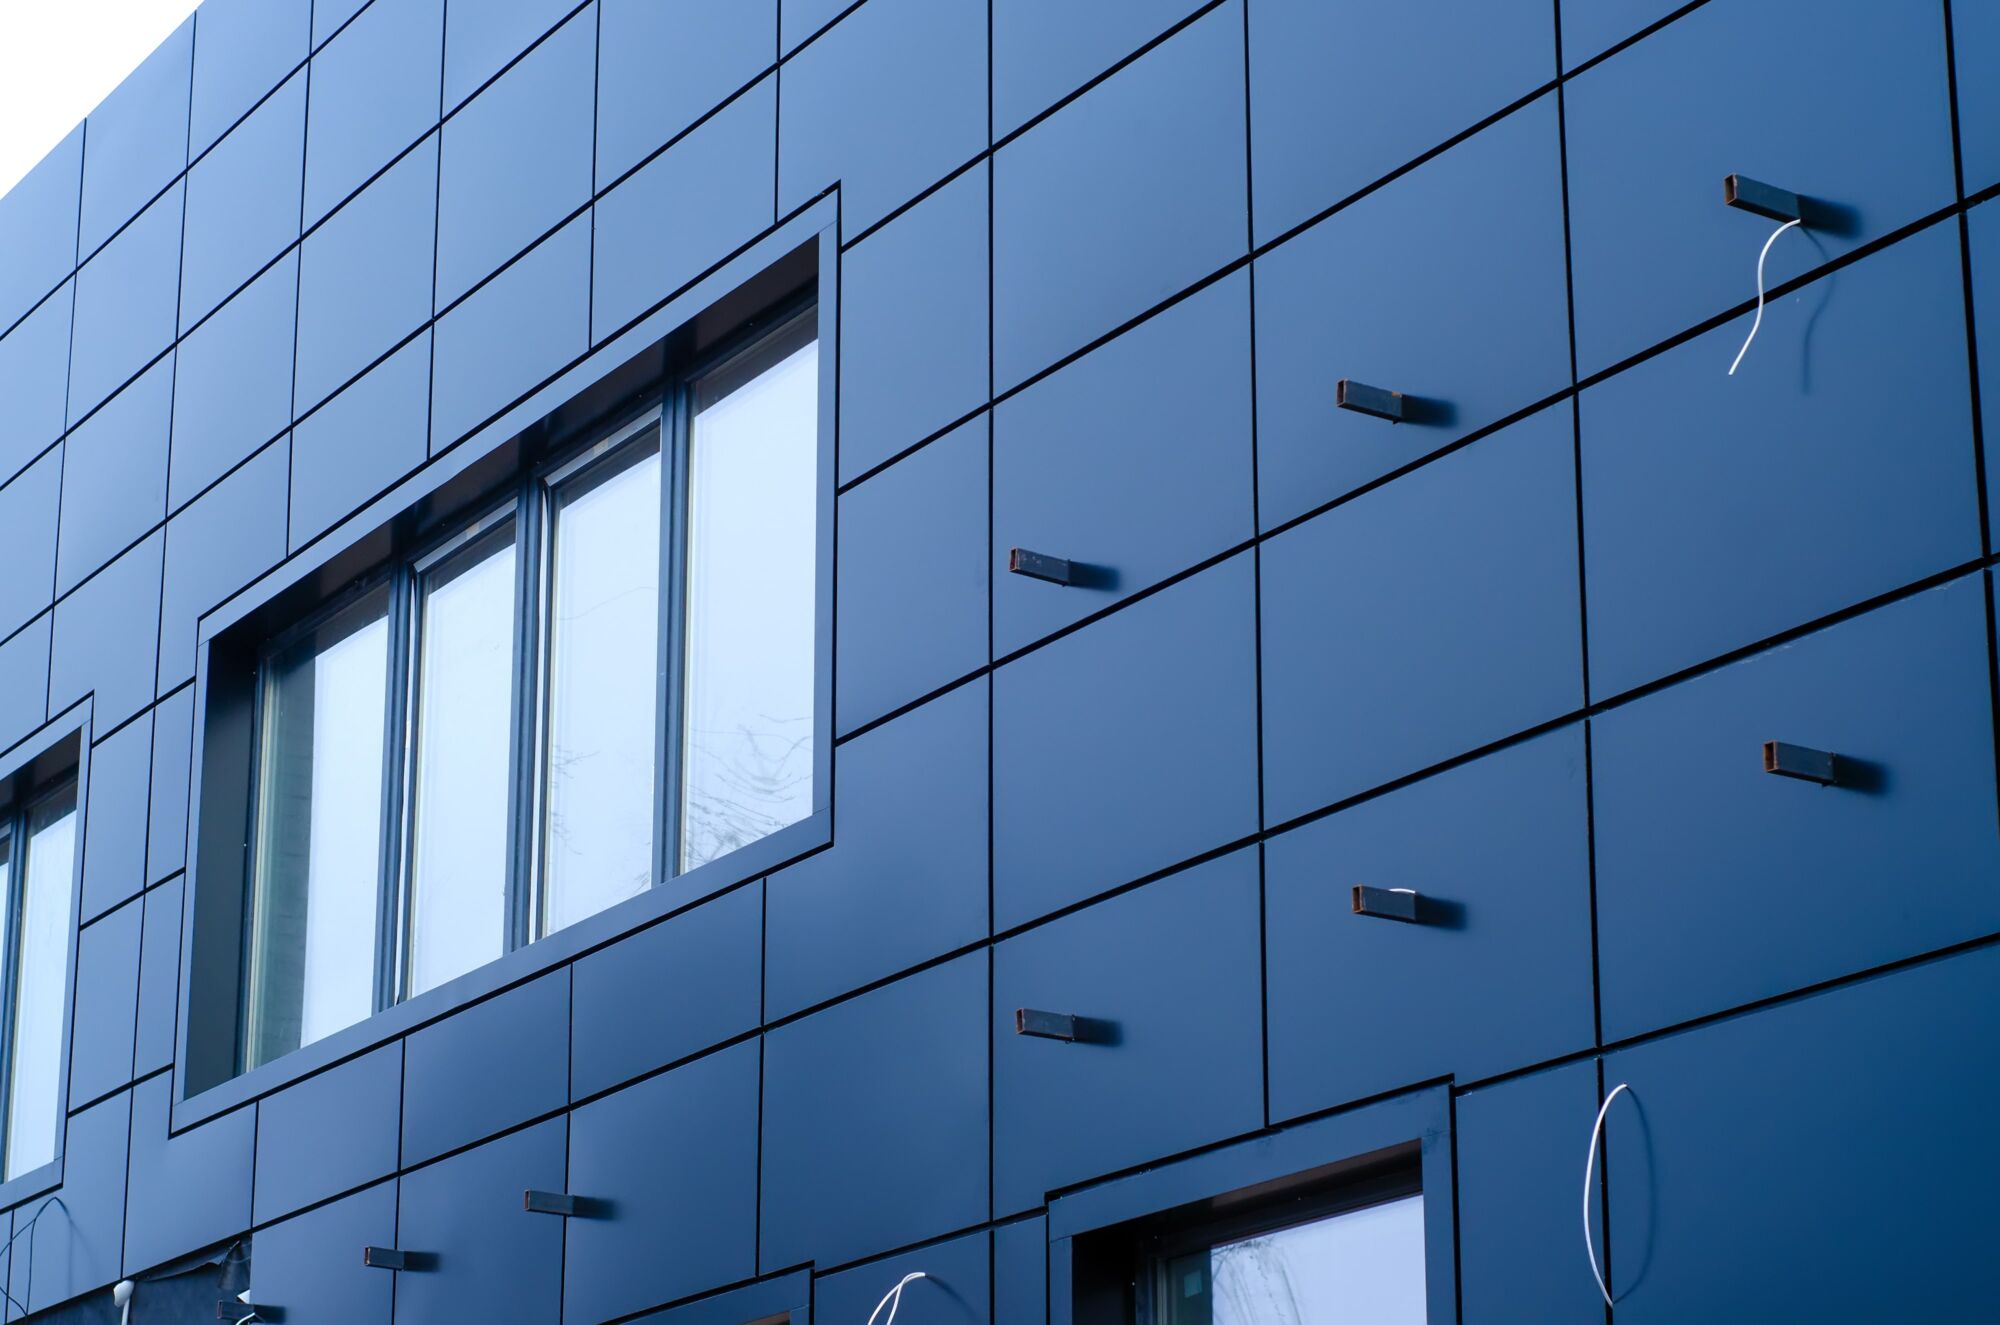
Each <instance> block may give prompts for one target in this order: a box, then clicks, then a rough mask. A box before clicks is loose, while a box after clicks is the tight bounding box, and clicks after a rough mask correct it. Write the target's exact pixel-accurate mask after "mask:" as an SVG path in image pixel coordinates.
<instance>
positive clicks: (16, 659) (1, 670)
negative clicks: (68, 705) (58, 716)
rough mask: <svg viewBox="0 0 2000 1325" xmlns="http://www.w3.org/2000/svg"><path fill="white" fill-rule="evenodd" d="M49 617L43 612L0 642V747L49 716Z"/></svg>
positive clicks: (51, 619) (9, 743)
mask: <svg viewBox="0 0 2000 1325" xmlns="http://www.w3.org/2000/svg"><path fill="white" fill-rule="evenodd" d="M52 621H53V617H52V616H50V615H47V614H44V615H42V616H40V617H37V618H36V619H35V620H33V621H31V622H29V623H28V624H27V625H25V626H23V627H21V628H20V629H19V630H18V631H16V632H15V633H14V634H13V635H12V636H10V637H9V638H8V639H7V640H6V642H5V643H0V748H4V747H6V746H10V745H12V744H14V742H16V741H18V740H20V739H21V738H22V737H23V736H26V735H27V734H28V733H29V732H31V731H33V730H34V729H35V728H37V727H39V726H41V725H42V720H43V719H44V718H46V717H47V716H48V705H47V702H46V700H47V696H48V691H49V636H50V630H51V623H52Z"/></svg>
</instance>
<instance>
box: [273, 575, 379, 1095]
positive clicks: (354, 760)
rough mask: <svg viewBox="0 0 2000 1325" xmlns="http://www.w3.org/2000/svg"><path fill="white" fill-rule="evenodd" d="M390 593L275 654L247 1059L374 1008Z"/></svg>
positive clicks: (290, 1046) (286, 1047)
mask: <svg viewBox="0 0 2000 1325" xmlns="http://www.w3.org/2000/svg"><path fill="white" fill-rule="evenodd" d="M387 612H388V600H387V595H386V594H382V593H377V594H375V595H373V596H372V597H371V598H370V599H368V600H367V601H365V602H363V603H361V604H359V605H357V606H356V607H354V608H352V609H350V610H349V611H347V612H345V613H343V614H342V615H341V616H339V617H336V618H335V619H334V620H333V621H331V622H329V623H328V624H327V625H326V626H325V627H322V628H321V629H319V630H317V631H314V632H313V633H312V634H310V635H309V636H307V637H306V638H304V639H301V640H299V641H297V642H295V643H293V644H292V645H290V646H289V647H287V648H285V649H283V650H281V651H280V652H278V653H276V654H274V655H273V656H272V658H271V659H270V661H269V663H268V664H267V667H266V682H265V685H266V689H265V692H264V708H263V719H262V720H263V725H264V730H263V759H262V762H263V768H262V777H261V780H260V783H259V786H258V791H257V854H256V867H255V868H256V876H255V885H254V889H253V891H252V896H251V916H250V1009H249V1024H248V1027H247V1033H246V1035H245V1046H246V1047H245V1057H246V1059H247V1063H246V1065H247V1066H250V1067H255V1066H257V1065H258V1064H260V1063H266V1062H269V1061H270V1060H271V1059H273V1058H276V1057H278V1056H279V1055H281V1054H287V1053H290V1052H291V1051H292V1050H294V1049H296V1048H298V1047H299V1046H300V1045H302V1044H310V1043H312V1042H313V1041H314V1040H318V1039H320V1038H322V1037H324V1036H327V1035H330V1034H332V1033H333V1032H334V1031H337V1030H339V1029H341V1028H342V1027H344V1026H350V1025H352V1024H353V1023H355V1022H357V1021H360V1020H361V1019H362V1018H364V1017H366V1016H368V1015H369V1014H370V1013H371V1012H373V1011H374V1009H375V960H374V956H375V933H376V912H377V910H378V906H379V899H380V891H381V857H382V801H383V777H384V768H383V743H384V727H385V724H386V722H387V709H386V706H387V704H388V686H389V621H388V615H387Z"/></svg>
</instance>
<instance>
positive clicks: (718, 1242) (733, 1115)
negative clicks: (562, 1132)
mask: <svg viewBox="0 0 2000 1325" xmlns="http://www.w3.org/2000/svg"><path fill="white" fill-rule="evenodd" d="M761 1048H762V1047H761V1045H760V1044H759V1043H758V1042H757V1041H755V1040H750V1041H746V1042H744V1043H742V1044H738V1045H733V1046H731V1047H730V1048H727V1049H724V1050H722V1051H720V1052H719V1053H714V1054H710V1055H709V1056H708V1057H706V1058H700V1059H696V1060H695V1061H694V1062H692V1063H689V1064H687V1065H686V1066H685V1067H678V1068H675V1069H674V1070H673V1071H671V1072H667V1073H664V1074H663V1075H660V1076H657V1077H652V1078H649V1079H648V1080H646V1081H642V1082H640V1083H639V1084H638V1085H636V1086H627V1087H626V1088H625V1089H624V1090H621V1091H619V1092H618V1093H617V1094H615V1095H607V1096H605V1097H604V1098H603V1099H600V1100H594V1101H592V1102H591V1103H589V1104H586V1105H583V1106H582V1107H581V1108H579V1109H577V1110H576V1111H575V1112H574V1113H573V1114H571V1115H570V1139H569V1186H568V1188H567V1190H568V1191H569V1193H570V1194H571V1195H572V1196H578V1197H584V1198H587V1199H589V1200H592V1201H599V1202H605V1203H608V1204H607V1206H600V1207H598V1209H599V1210H600V1211H605V1210H607V1209H608V1213H606V1214H605V1215H604V1216H603V1217H589V1218H585V1217H579V1218H576V1219H572V1220H570V1221H569V1222H568V1230H567V1237H566V1238H565V1240H564V1247H563V1319H564V1320H609V1319H611V1318H612V1317H614V1316H623V1315H625V1314H627V1313H629V1312H633V1311H638V1310H641V1309H643V1308H646V1307H650V1306H656V1305H658V1304H659V1303H662V1302H671V1301H674V1300H676V1299H678V1298H683V1297H688V1296H691V1295H693V1294H695V1293H699V1292H705V1291H707V1290H708V1289H711V1288H716V1287H719V1286H721V1285H723V1284H730V1283H738V1282H741V1281H742V1280H745V1279H749V1278H751V1277H752V1276H754V1275H755V1274H756V1273H757V1095H758V1085H759V1068H760V1058H761ZM547 1217H548V1216H542V1218H547Z"/></svg>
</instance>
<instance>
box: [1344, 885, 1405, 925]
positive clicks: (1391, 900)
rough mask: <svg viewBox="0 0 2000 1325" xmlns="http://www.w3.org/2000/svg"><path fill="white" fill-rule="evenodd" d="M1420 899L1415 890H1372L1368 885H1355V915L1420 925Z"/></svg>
mask: <svg viewBox="0 0 2000 1325" xmlns="http://www.w3.org/2000/svg"><path fill="white" fill-rule="evenodd" d="M1418 900H1419V899H1418V897H1417V893H1416V890H1415V889H1413V888H1370V887H1369V886H1367V885H1366V884H1361V883H1357V884H1355V885H1354V914H1355V915H1358V916H1377V917H1380V918H1381V919H1383V920H1400V921H1402V922H1403V923H1404V924H1408V925H1414V924H1418V923H1420V922H1419V920H1418V917H1417V903H1418Z"/></svg>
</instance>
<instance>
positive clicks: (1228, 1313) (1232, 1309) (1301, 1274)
mask: <svg viewBox="0 0 2000 1325" xmlns="http://www.w3.org/2000/svg"><path fill="white" fill-rule="evenodd" d="M1162 1271H1163V1272H1162V1274H1161V1283H1160V1285H1159V1291H1160V1293H1161V1296H1162V1299H1163V1301H1162V1303H1161V1310H1160V1312H1159V1316H1160V1319H1161V1320H1162V1322H1163V1323H1164V1325H1364V1323H1365V1325H1424V1321H1425V1308H1424V1198H1423V1197H1422V1196H1421V1195H1418V1196H1407V1197H1403V1198H1402V1199H1400V1200H1394V1201H1384V1202H1382V1203H1381V1204H1379V1205H1370V1206H1365V1207H1363V1208H1361V1209H1359V1210H1349V1211H1347V1212H1346V1213H1344V1214H1338V1215H1334V1216H1332V1217H1331V1218H1328V1219H1321V1220H1316V1221H1314V1222H1313V1223H1310V1224H1298V1225H1295V1226H1293V1227H1291V1228H1282V1229H1278V1230H1277V1231H1275V1232H1271V1233H1263V1234H1259V1235H1258V1236H1256V1237H1251V1238H1243V1239H1241V1240H1239V1241H1235V1242H1226V1243H1221V1244H1218V1245H1216V1246H1214V1247H1210V1248H1207V1249H1205V1250H1203V1251H1198V1252H1194V1253H1192V1254H1190V1255H1186V1256H1178V1257H1175V1258H1173V1259H1171V1260H1169V1261H1167V1262H1166V1264H1165V1265H1164V1266H1163V1267H1162Z"/></svg>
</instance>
